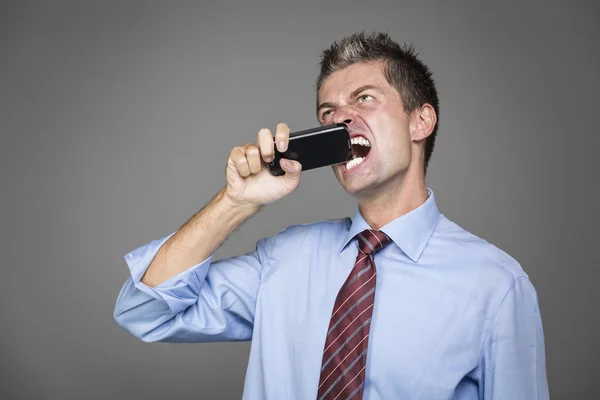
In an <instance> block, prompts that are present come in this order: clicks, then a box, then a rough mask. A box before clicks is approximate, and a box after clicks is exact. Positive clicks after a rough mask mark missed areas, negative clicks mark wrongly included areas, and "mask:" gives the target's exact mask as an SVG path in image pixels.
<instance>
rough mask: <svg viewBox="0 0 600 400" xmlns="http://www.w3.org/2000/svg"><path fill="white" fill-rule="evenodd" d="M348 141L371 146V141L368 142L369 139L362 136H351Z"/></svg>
mask: <svg viewBox="0 0 600 400" xmlns="http://www.w3.org/2000/svg"><path fill="white" fill-rule="evenodd" d="M350 143H352V144H360V145H362V146H367V147H371V143H369V141H368V140H367V139H365V138H364V137H362V136H356V137H353V138H352V139H351V140H350Z"/></svg>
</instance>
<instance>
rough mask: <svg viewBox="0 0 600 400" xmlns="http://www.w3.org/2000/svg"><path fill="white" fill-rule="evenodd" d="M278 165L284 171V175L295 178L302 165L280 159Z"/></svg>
mask: <svg viewBox="0 0 600 400" xmlns="http://www.w3.org/2000/svg"><path fill="white" fill-rule="evenodd" d="M279 165H281V169H282V170H284V171H285V173H286V175H288V176H290V177H295V176H297V175H298V174H300V171H302V164H300V163H299V162H298V161H295V160H288V159H287V158H282V159H281V160H280V161H279Z"/></svg>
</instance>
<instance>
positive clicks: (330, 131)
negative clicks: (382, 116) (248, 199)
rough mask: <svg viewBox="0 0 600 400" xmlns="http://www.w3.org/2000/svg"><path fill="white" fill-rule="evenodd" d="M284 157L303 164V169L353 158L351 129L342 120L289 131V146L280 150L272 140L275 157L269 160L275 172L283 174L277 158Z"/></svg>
mask: <svg viewBox="0 0 600 400" xmlns="http://www.w3.org/2000/svg"><path fill="white" fill-rule="evenodd" d="M282 158H287V159H289V160H296V161H298V162H299V163H300V164H302V171H306V170H309V169H313V168H319V167H325V166H328V165H335V164H340V163H343V162H348V161H350V160H352V144H351V143H350V132H349V131H348V126H347V125H346V124H344V123H339V124H332V125H326V126H321V127H318V128H313V129H307V130H304V131H299V132H293V133H290V141H289V143H288V148H287V150H286V151H284V152H283V153H281V152H279V150H277V144H275V159H274V160H273V161H271V162H270V163H269V171H270V172H271V174H272V175H274V176H280V175H284V174H285V171H284V170H283V169H281V166H280V165H279V160H281V159H282Z"/></svg>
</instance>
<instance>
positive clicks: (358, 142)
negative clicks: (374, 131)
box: [346, 136, 371, 170]
mask: <svg viewBox="0 0 600 400" xmlns="http://www.w3.org/2000/svg"><path fill="white" fill-rule="evenodd" d="M350 143H351V144H352V160H350V161H348V162H347V163H346V169H347V170H349V169H352V168H354V167H356V166H357V165H359V164H360V163H362V162H363V161H364V160H365V158H366V157H367V154H369V151H371V143H370V142H369V141H368V140H367V139H365V138H364V137H362V136H356V137H353V138H352V140H351V141H350Z"/></svg>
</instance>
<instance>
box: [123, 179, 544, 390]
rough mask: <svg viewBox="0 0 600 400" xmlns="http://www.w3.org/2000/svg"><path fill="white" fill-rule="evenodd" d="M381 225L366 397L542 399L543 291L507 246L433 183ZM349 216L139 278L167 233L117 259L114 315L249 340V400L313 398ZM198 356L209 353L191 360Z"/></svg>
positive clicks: (174, 338)
mask: <svg viewBox="0 0 600 400" xmlns="http://www.w3.org/2000/svg"><path fill="white" fill-rule="evenodd" d="M428 192H429V198H428V199H427V201H426V202H425V203H423V204H422V205H421V206H420V207H418V208H417V209H415V210H413V211H411V212H409V213H407V214H405V215H403V216H401V217H400V218H397V219H395V220H394V221H392V222H390V223H388V224H387V225H385V226H384V227H382V228H381V231H383V232H385V233H386V234H387V235H388V236H389V237H390V238H391V239H392V241H393V242H392V243H390V244H389V245H388V246H386V247H385V248H384V249H382V250H381V251H379V252H378V253H377V254H376V255H375V264H376V268H377V284H376V294H375V306H374V309H373V319H372V322H371V330H370V336H369V349H368V355H367V368H366V381H365V387H364V397H363V398H364V399H365V400H376V399H377V400H378V399H385V400H390V399H403V400H409V399H426V400H438V399H439V400H443V399H448V400H450V399H457V400H464V399H485V400H492V399H495V400H499V399H503V400H521V399H522V400H537V399H548V398H549V395H548V384H547V379H546V362H545V351H544V335H543V331H542V322H541V317H540V310H539V307H538V300H537V294H536V291H535V289H534V287H533V286H532V284H531V282H530V280H529V278H528V276H527V275H526V274H525V272H523V270H522V269H521V267H520V265H519V264H518V263H517V261H515V260H514V259H513V258H511V257H510V256H509V255H508V254H506V253H505V252H503V251H502V250H500V249H498V248H497V247H495V246H493V245H492V244H490V243H488V242H486V241H485V240H483V239H481V238H479V237H477V236H474V235H473V234H471V233H469V232H467V231H465V230H464V229H462V228H460V227H459V226H458V225H456V224H455V223H453V222H451V221H450V220H448V219H447V218H446V217H445V216H444V215H443V214H440V212H439V211H438V207H437V205H436V202H435V196H434V194H433V191H431V190H430V189H428ZM369 228H370V227H369V225H368V224H367V222H366V221H365V220H364V219H363V217H362V216H361V214H360V212H359V211H358V209H357V212H356V215H355V216H354V218H353V219H350V218H345V219H340V220H331V221H320V222H317V223H313V224H305V225H293V226H291V227H289V228H287V229H285V230H284V231H282V232H280V233H279V234H277V235H275V236H273V237H269V238H263V239H261V240H259V241H258V242H257V245H256V250H255V251H253V252H251V253H248V254H244V255H240V256H237V257H233V258H228V259H221V260H218V261H213V260H212V256H210V257H208V258H207V259H206V260H204V261H202V262H201V263H200V264H198V265H196V266H193V267H191V268H190V269H188V270H186V271H183V272H181V273H180V274H178V275H176V276H174V277H172V278H171V279H169V280H167V281H165V282H163V283H162V284H160V285H158V286H157V287H155V288H152V287H149V286H147V285H145V284H144V283H142V282H140V279H141V277H142V276H143V274H144V272H145V271H146V269H147V268H148V265H149V264H150V262H151V261H152V259H153V258H154V256H155V255H156V253H157V251H158V250H159V248H160V246H161V245H162V244H163V243H164V242H165V241H166V240H167V239H168V238H169V237H170V236H171V235H172V234H171V235H169V236H166V237H164V238H162V239H159V240H155V241H153V242H151V243H149V244H147V245H145V246H142V247H140V248H138V249H136V250H134V251H132V252H131V253H129V254H127V255H126V256H125V260H126V262H127V265H128V266H129V269H130V272H131V277H129V278H128V279H127V281H126V282H125V284H124V286H123V288H122V289H121V292H120V294H119V296H118V299H117V303H116V307H115V311H114V317H115V320H116V321H117V323H118V324H119V325H120V326H122V327H123V328H124V329H126V330H127V331H129V332H130V333H131V334H133V335H135V336H136V337H138V338H140V339H142V340H143V341H146V342H155V341H162V342H214V341H239V340H252V344H251V350H250V359H249V363H248V369H247V373H246V381H245V387H244V393H243V398H244V399H252V400H259V399H260V400H263V399H269V400H271V399H272V400H282V399H285V400H293V399H302V400H305V399H308V400H310V399H314V398H315V396H316V393H317V387H318V381H319V373H320V368H321V360H322V352H323V345H324V343H325V335H326V332H327V328H328V325H329V318H330V316H331V311H332V307H333V304H334V302H335V297H336V295H337V293H338V290H339V288H340V287H341V285H342V283H343V282H344V280H345V279H346V277H347V275H348V274H349V272H350V270H351V269H352V267H353V265H354V262H355V259H356V255H357V252H358V243H357V239H356V238H354V236H355V235H356V234H357V233H359V232H361V231H362V230H364V229H369ZM198 362H199V363H201V362H207V361H206V360H204V361H203V360H198Z"/></svg>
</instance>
